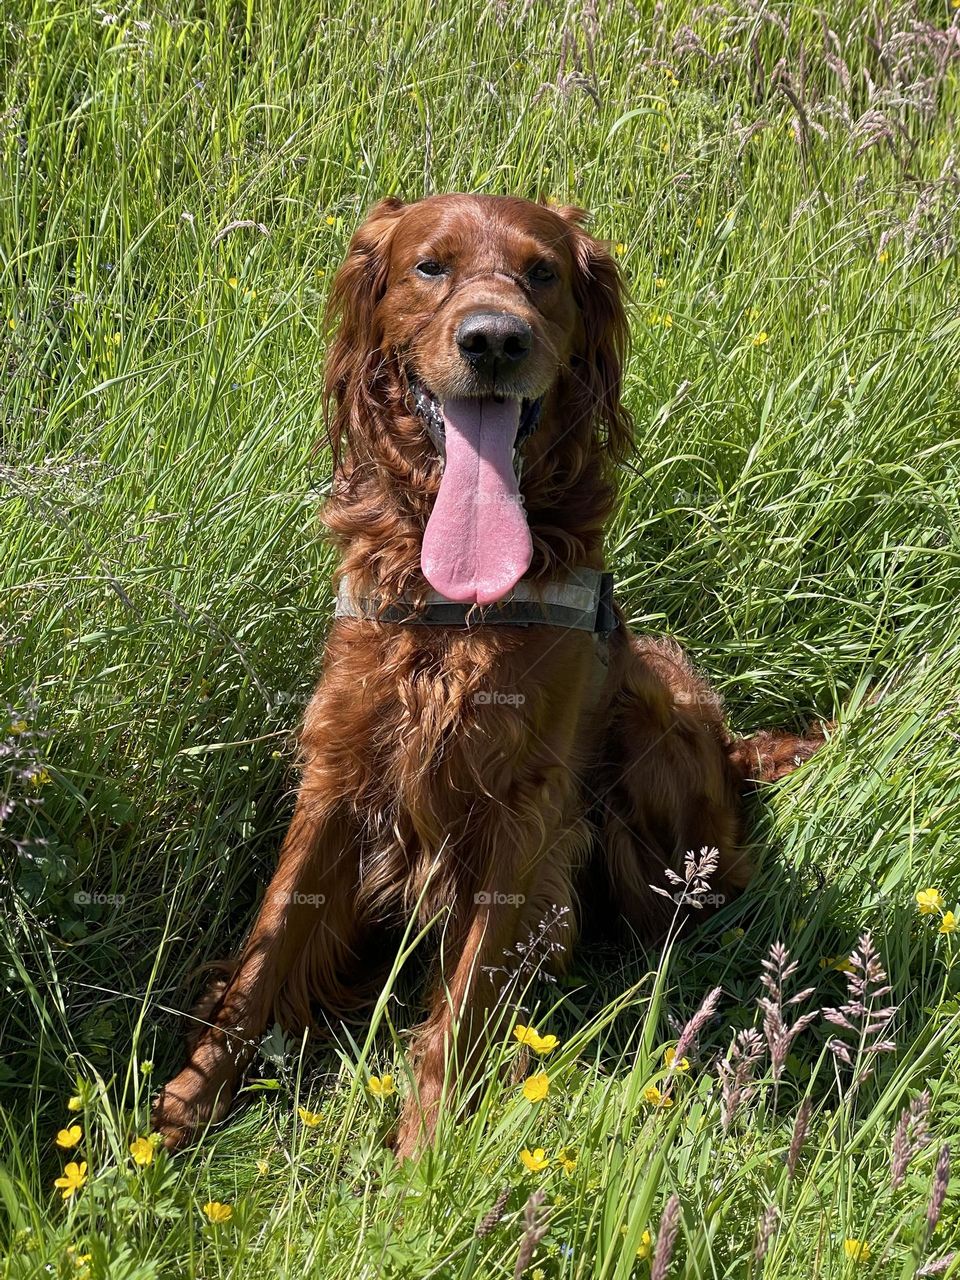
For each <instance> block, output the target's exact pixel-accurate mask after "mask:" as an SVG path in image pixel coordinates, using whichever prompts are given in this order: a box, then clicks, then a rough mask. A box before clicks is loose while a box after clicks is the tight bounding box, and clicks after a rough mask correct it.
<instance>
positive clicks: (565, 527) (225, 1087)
mask: <svg viewBox="0 0 960 1280" xmlns="http://www.w3.org/2000/svg"><path fill="white" fill-rule="evenodd" d="M584 220H585V214H584V213H583V211H582V210H579V209H576V208H557V207H552V206H549V205H546V204H539V203H533V202H530V201H526V200H522V199H517V198H512V197H505V196H486V195H459V194H457V195H443V196H431V197H428V198H426V199H423V200H419V201H416V202H415V203H410V204H405V203H403V202H402V201H400V200H399V199H386V200H383V201H381V202H380V203H379V204H377V205H376V206H375V207H374V208H373V209H372V210H371V212H370V213H369V215H368V217H367V219H366V221H365V222H364V223H363V224H362V226H361V227H360V228H359V230H357V232H356V233H355V235H354V236H353V239H352V241H351V243H350V246H349V249H348V252H347V256H346V259H345V261H344V263H343V265H342V266H341V267H340V270H339V272H338V274H337V276H336V279H335V281H334V283H333V287H332V295H331V299H330V303H329V314H330V318H331V321H332V322H336V323H337V326H338V327H337V331H336V336H335V338H334V340H333V342H332V346H331V349H330V351H329V355H328V361H327V376H326V402H327V406H328V423H329V428H330V435H331V444H332V448H333V458H334V483H333V488H332V491H331V496H330V498H329V500H328V502H327V504H326V507H325V509H324V520H325V524H326V526H327V529H328V530H329V532H330V535H331V537H332V538H333V540H334V542H335V544H336V546H337V547H338V549H339V551H340V556H341V559H340V567H339V571H338V575H337V579H338V597H337V600H338V603H337V617H336V619H335V621H334V623H333V626H332V629H331V631H330V635H329V639H328V643H327V648H326V655H325V661H324V671H323V677H322V679H321V681H320V684H319V686H318V687H317V689H316V691H315V693H314V695H313V698H312V701H311V702H310V704H309V707H308V710H307V712H306V716H305V721H304V725H303V729H302V736H301V748H302V780H301V783H300V788H299V793H298V797H297V802H296V808H295V812H294V814H293V818H292V821H291V824H290V828H289V831H288V832H287V835H286V838H285V840H284V842H283V845H282V848H281V851H280V857H279V865H278V867H277V870H276V873H275V875H274V877H273V879H272V881H271V882H270V885H269V887H268V889H267V891H266V895H265V897H264V900H263V904H262V906H261V908H260V912H259V915H258V917H257V919H256V923H255V924H254V926H253V928H252V930H251V932H250V934H249V937H248V938H247V941H246V944H245V946H244V947H243V950H242V954H241V955H240V958H239V960H238V961H237V962H236V963H235V965H234V966H233V968H232V971H231V973H230V975H229V977H228V978H227V979H226V980H225V981H224V982H222V983H220V984H219V985H217V986H216V987H215V988H214V989H213V990H212V991H211V992H210V993H209V995H208V997H207V999H206V1002H205V1004H204V1005H203V1006H202V1007H201V1011H200V1012H201V1021H202V1028H201V1033H200V1034H199V1035H198V1036H196V1037H195V1038H194V1040H193V1043H192V1046H191V1049H190V1055H189V1061H188V1063H187V1065H186V1066H185V1067H184V1069H183V1070H182V1071H181V1072H180V1073H179V1074H178V1075H177V1076H176V1077H175V1078H174V1079H173V1080H172V1081H170V1082H169V1083H168V1084H167V1085H166V1086H165V1087H164V1088H163V1090H162V1091H161V1093H160V1095H159V1097H158V1098H157V1100H156V1102H155V1106H154V1114H153V1119H154V1124H155V1126H156V1127H157V1128H158V1129H159V1130H160V1132H161V1133H162V1134H163V1135H164V1139H165V1141H166V1143H167V1145H168V1146H169V1147H170V1148H175V1147H177V1146H179V1145H181V1144H183V1143H185V1142H187V1141H188V1140H190V1138H191V1137H192V1136H193V1135H195V1134H197V1133H198V1131H200V1130H202V1129H203V1128H204V1127H205V1126H207V1125H208V1124H210V1123H211V1122H215V1121H218V1120H220V1119H221V1118H222V1117H223V1116H224V1115H225V1114H226V1112H227V1110H228V1108H229V1106H230V1102H231V1099H232V1097H233V1096H234V1093H235V1091H236V1089H237V1087H238V1085H239V1083H240V1080H241V1077H242V1073H243V1071H244V1069H245V1067H246V1065H247V1064H248V1063H249V1061H250V1059H251V1057H252V1056H253V1053H254V1052H255V1050H256V1046H257V1043H258V1041H259V1039H260V1037H261V1036H262V1035H263V1033H264V1031H265V1029H266V1028H267V1027H268V1026H269V1025H270V1024H271V1023H272V1021H273V1020H274V1019H277V1020H279V1022H280V1023H281V1025H283V1026H284V1027H286V1028H290V1029H301V1028H304V1027H306V1026H309V1025H311V1024H313V1023H314V1022H315V1019H316V1016H317V1012H318V1011H322V1014H323V1015H324V1016H325V1017H328V1018H329V1017H338V1016H345V1015H347V1014H351V1013H354V1012H355V1011H356V1010H357V1009H358V1008H359V1007H361V1006H362V1005H363V1003H364V1002H365V1001H368V1000H369V999H370V998H371V994H372V992H373V991H375V989H376V981H377V978H378V973H379V970H378V968H377V965H376V961H375V958H374V957H375V952H376V950H377V943H378V942H381V943H382V939H383V937H384V935H385V932H386V931H387V930H389V928H390V927H391V925H397V926H402V925H403V924H404V923H405V922H409V921H410V920H411V919H412V918H414V917H416V919H417V922H418V924H421V925H426V924H427V923H428V922H431V921H434V922H436V921H437V920H438V919H440V920H442V926H437V927H442V930H443V945H442V947H441V948H440V949H439V950H440V955H439V958H438V959H437V961H436V964H435V978H434V981H433V986H432V990H431V992H430V994H429V1013H428V1015H427V1017H426V1019H425V1021H424V1022H423V1023H422V1025H420V1026H419V1028H418V1029H417V1030H416V1032H415V1036H414V1039H413V1043H412V1049H411V1061H412V1063H413V1065H414V1069H415V1077H416V1083H417V1088H416V1090H415V1091H411V1096H410V1098H409V1099H408V1100H407V1101H406V1103H405V1106H404V1109H403V1111H402V1114H401V1117H400V1121H399V1127H398V1130H397V1134H396V1150H397V1153H398V1155H399V1156H400V1157H405V1156H410V1155H413V1154H415V1153H416V1152H417V1151H419V1150H420V1149H422V1148H423V1147H424V1146H425V1145H426V1144H429V1142H430V1140H431V1137H432V1134H433V1131H434V1128H435V1125H436V1121H437V1114H438V1109H439V1105H440V1100H441V1094H442V1090H443V1085H444V1079H445V1072H446V1068H447V1062H448V1060H449V1055H451V1054H453V1053H455V1054H456V1061H457V1063H459V1064H467V1063H470V1062H471V1061H474V1062H475V1061H476V1055H477V1053H478V1052H479V1045H480V1042H481V1035H480V1033H481V1031H482V1028H483V1022H484V1015H485V1013H486V1012H487V1011H489V1010H490V1009H492V1008H494V1007H495V1006H496V1003H497V1001H498V999H500V998H501V995H502V984H503V981H504V979H503V977H502V975H499V976H498V964H502V959H503V953H504V952H505V951H508V950H510V949H511V948H514V947H515V946H516V944H517V943H521V944H522V943H523V941H524V940H525V939H527V938H528V937H529V935H530V934H531V933H535V932H536V931H537V930H538V929H539V931H540V935H541V936H542V941H543V942H544V945H545V947H546V949H547V951H548V952H550V953H551V954H552V957H553V961H554V963H555V964H562V962H563V959H564V958H565V957H566V956H568V955H569V950H570V946H571V943H572V942H573V940H574V938H575V935H576V931H577V921H578V920H580V919H582V917H583V914H584V913H585V912H587V911H589V912H591V913H595V914H598V915H599V916H600V917H601V918H602V919H604V920H605V921H608V922H609V927H610V928H612V927H613V922H614V919H615V918H616V919H619V920H621V921H623V922H625V923H626V924H627V925H628V926H629V928H630V929H631V930H632V931H633V933H634V934H636V935H638V936H639V937H641V938H644V939H648V940H656V939H657V938H658V937H660V936H662V935H663V933H664V931H665V929H666V927H667V926H668V924H669V922H670V920H671V918H673V915H674V913H675V912H676V911H677V910H678V909H682V908H680V907H678V904H677V903H676V902H674V901H671V900H670V898H669V897H665V896H663V895H662V894H659V893H657V892H655V890H654V888H651V886H657V885H660V886H664V885H665V884H666V883H667V882H666V881H665V880H664V872H665V869H668V868H669V869H672V870H673V871H674V872H675V873H676V872H678V871H679V870H680V869H681V867H682V865H683V863H684V859H685V856H686V855H688V854H689V853H690V852H694V853H696V852H697V851H700V850H714V851H716V852H715V854H714V855H711V856H712V859H713V862H714V863H715V868H714V871H713V875H712V878H711V889H712V891H713V895H714V897H715V899H719V900H722V899H724V898H729V897H731V896H732V895H734V894H736V893H738V892H739V891H741V890H742V889H743V888H744V886H745V885H746V884H747V882H748V880H749V879H750V876H751V873H752V866H751V863H750V861H749V859H748V857H747V855H746V854H745V852H744V851H743V848H742V841H743V837H744V812H743V797H744V793H745V791H746V790H747V789H748V788H749V787H750V786H751V785H755V784H756V783H757V782H761V781H775V780H777V779H778V778H781V777H783V776H784V775H785V774H787V773H789V772H790V771H791V770H792V769H794V768H795V767H796V766H797V765H798V764H799V763H801V762H802V761H804V760H806V759H808V758H809V757H810V756H811V755H812V754H813V752H814V751H815V750H816V749H817V748H818V747H819V746H820V745H821V743H822V741H823V732H822V730H820V729H814V730H812V731H811V733H810V735H809V736H798V735H796V734H792V733H787V732H779V731H773V730H769V731H763V732H760V733H757V734H755V735H754V736H753V737H750V738H741V739H737V738H734V737H733V736H732V735H731V733H730V732H729V731H728V729H727V728H726V726H725V724H724V718H723V713H722V708H721V705H720V701H719V698H718V697H717V696H716V695H715V694H714V693H713V692H712V691H711V690H710V688H709V687H708V685H707V684H706V682H705V681H704V680H703V679H702V678H701V677H700V676H699V675H698V674H697V673H696V672H695V671H694V669H693V667H692V666H691V664H690V662H689V661H688V659H687V658H686V657H685V655H684V654H683V653H682V652H681V650H680V649H679V648H678V647H677V645H675V644H674V643H672V642H671V641H670V640H667V639H662V638H651V637H647V636H639V635H632V634H631V633H630V631H629V630H628V628H627V626H626V625H625V621H624V616H623V613H622V611H621V609H620V608H619V606H618V605H617V604H616V603H615V601H614V599H613V595H612V590H611V580H610V575H609V574H607V573H606V572H605V564H604V549H603V542H604V529H605V526H606V524H607V521H608V518H609V517H610V515H611V512H612V510H613V507H614V503H615V500H616V476H617V469H618V466H620V465H621V464H623V463H624V462H625V461H626V460H627V459H629V457H630V455H631V453H632V452H633V449H634V433H633V427H632V423H631V419H630V415H629V413H628V411H627V409H626V407H625V405H624V404H623V402H622V399H621V380H622V373H623V367H624V360H625V355H626V347H627V339H628V325H627V318H626V313H625V309H624V285H623V282H622V279H621V276H620V272H619V270H618V267H617V264H616V261H615V259H614V258H613V257H612V256H611V254H610V253H609V251H608V249H607V248H606V246H605V245H604V244H603V243H602V242H600V241H599V240H597V239H595V238H594V237H593V236H592V235H590V234H589V233H588V232H587V231H586V230H585V229H584ZM668 887H669V886H668ZM601 904H604V905H601ZM545 922H546V923H545Z"/></svg>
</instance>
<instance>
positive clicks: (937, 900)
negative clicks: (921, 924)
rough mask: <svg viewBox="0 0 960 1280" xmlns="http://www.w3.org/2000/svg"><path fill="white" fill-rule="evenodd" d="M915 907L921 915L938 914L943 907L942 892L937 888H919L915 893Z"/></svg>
mask: <svg viewBox="0 0 960 1280" xmlns="http://www.w3.org/2000/svg"><path fill="white" fill-rule="evenodd" d="M917 907H918V908H919V910H920V914H921V915H922V916H932V915H938V914H939V913H940V912H941V911H942V910H943V908H944V899H943V894H942V893H941V892H940V890H939V889H921V890H920V892H919V893H918V894H917Z"/></svg>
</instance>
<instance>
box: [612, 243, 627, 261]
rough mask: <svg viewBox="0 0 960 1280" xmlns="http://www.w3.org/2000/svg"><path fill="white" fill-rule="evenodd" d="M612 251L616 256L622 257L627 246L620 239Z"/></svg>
mask: <svg viewBox="0 0 960 1280" xmlns="http://www.w3.org/2000/svg"><path fill="white" fill-rule="evenodd" d="M614 252H615V253H616V255H617V257H618V258H622V257H623V255H624V254H625V253H626V252H627V246H626V245H625V244H624V243H623V242H622V241H619V240H618V241H617V244H616V246H615V249H614Z"/></svg>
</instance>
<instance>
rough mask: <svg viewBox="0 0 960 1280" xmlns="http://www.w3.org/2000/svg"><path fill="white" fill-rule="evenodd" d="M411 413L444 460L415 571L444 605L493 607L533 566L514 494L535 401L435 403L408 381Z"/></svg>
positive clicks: (520, 508) (529, 542)
mask: <svg viewBox="0 0 960 1280" xmlns="http://www.w3.org/2000/svg"><path fill="white" fill-rule="evenodd" d="M410 392H411V398H412V400H413V404H414V405H415V407H416V411H417V414H418V415H419V416H420V417H421V418H422V420H423V423H424V426H425V427H426V430H427V433H428V434H429V436H430V439H431V440H432V441H433V443H434V445H435V446H436V448H437V452H438V453H439V455H440V457H441V459H442V460H443V475H442V476H441V479H440V488H439V490H438V491H437V496H436V499H435V501H434V505H433V511H432V512H431V513H430V518H429V519H428V521H427V526H426V529H425V530H424V534H423V545H422V547H421V550H420V567H421V569H422V571H423V576H424V577H425V578H426V580H427V581H428V582H429V583H430V585H431V586H432V587H433V588H434V589H435V590H436V591H439V592H440V594H441V595H442V596H445V597H446V598H447V599H448V600H456V601H460V602H462V603H469V604H481V605H484V604H493V603H494V602H495V601H497V600H501V599H503V597H504V596H505V595H507V594H508V593H509V592H510V591H512V590H513V588H514V587H515V586H516V585H517V583H518V582H519V580H520V579H521V578H522V577H523V575H524V574H525V573H526V571H527V570H528V569H529V567H530V562H531V560H532V559H533V541H532V539H531V537H530V529H529V526H528V525H527V513H526V511H525V510H524V506H523V497H522V495H521V493H520V477H519V460H520V448H521V446H522V444H523V442H524V440H526V439H527V437H528V436H529V435H530V434H531V433H532V432H533V431H534V430H535V429H536V426H537V422H538V421H539V417H540V406H541V400H540V399H537V400H525V399H520V398H516V397H509V396H496V395H489V396H477V397H472V398H471V397H450V398H449V399H446V400H442V401H441V400H440V399H439V398H438V397H437V396H435V395H433V393H432V392H431V391H430V390H429V389H428V388H427V387H426V386H425V385H424V384H423V383H422V382H419V381H418V380H416V379H413V378H411V379H410Z"/></svg>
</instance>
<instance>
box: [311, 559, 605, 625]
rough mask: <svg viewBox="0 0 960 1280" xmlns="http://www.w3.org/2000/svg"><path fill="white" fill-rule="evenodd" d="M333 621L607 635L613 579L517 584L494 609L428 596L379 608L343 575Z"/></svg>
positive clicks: (594, 572) (585, 574)
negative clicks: (555, 629)
mask: <svg viewBox="0 0 960 1280" xmlns="http://www.w3.org/2000/svg"><path fill="white" fill-rule="evenodd" d="M334 616H335V617H337V618H368V619H370V620H371V621H373V622H397V623H401V624H404V625H407V626H421V627H423V626H428V627H462V628H464V629H465V630H471V629H473V628H475V627H480V626H497V627H529V626H538V625H539V626H546V627H569V628H572V629H573V630H574V631H590V632H594V633H599V634H601V635H609V634H610V632H611V631H613V630H615V628H616V626H617V616H616V613H615V612H614V608H613V574H612V573H601V572H600V570H599V569H572V570H570V572H568V573H567V574H565V575H564V576H563V577H561V578H551V579H549V580H548V581H546V582H529V581H526V580H523V581H521V582H518V583H517V585H516V586H515V587H514V588H513V590H512V591H511V592H510V594H509V595H507V596H505V597H504V598H503V599H502V600H498V601H497V603H496V604H489V605H478V604H461V603H458V602H457V601H456V600H448V599H447V598H446V596H442V595H440V593H439V592H438V591H431V592H430V593H429V594H428V595H427V596H426V597H425V599H424V601H423V603H422V604H419V605H416V604H414V603H413V602H412V600H411V599H410V597H409V595H403V596H401V597H400V599H399V600H394V601H391V602H390V603H389V604H384V602H383V600H382V598H381V597H379V596H377V595H366V596H365V595H360V594H358V593H357V592H355V591H354V590H353V586H352V583H351V581H350V577H349V575H348V574H345V575H344V576H343V577H342V578H341V580H340V587H339V590H338V591H337V605H336V611H335V614H334Z"/></svg>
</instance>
